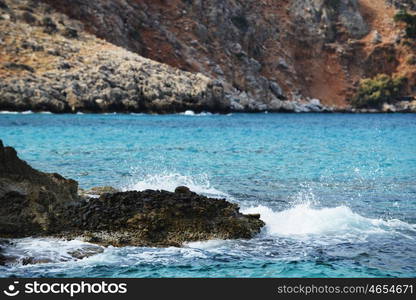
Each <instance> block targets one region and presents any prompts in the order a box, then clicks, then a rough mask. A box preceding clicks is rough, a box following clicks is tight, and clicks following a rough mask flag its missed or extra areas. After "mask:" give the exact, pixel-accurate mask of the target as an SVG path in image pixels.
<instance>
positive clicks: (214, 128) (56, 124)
mask: <svg viewBox="0 0 416 300" xmlns="http://www.w3.org/2000/svg"><path fill="white" fill-rule="evenodd" d="M415 133H416V116H415V115H411V114H392V115H387V114H386V115H384V114H377V115H372V114H369V115H364V114H362V115H343V114H307V115H298V114H231V115H211V114H201V115H198V114H196V115H195V114H190V113H188V114H186V115H166V116H152V115H140V114H139V115H137V114H130V115H120V114H110V115H88V114H84V115H46V114H30V113H29V112H27V113H25V114H7V113H4V114H0V138H1V139H2V140H3V142H4V144H6V145H10V146H13V147H15V148H16V149H17V151H18V153H19V155H20V157H21V158H23V159H25V160H27V161H28V162H29V163H30V164H31V165H32V166H34V167H36V168H38V169H41V170H43V171H50V172H58V173H60V174H62V175H64V176H67V177H71V178H74V179H76V180H78V181H79V182H80V185H81V186H82V187H85V188H88V187H92V186H97V185H113V186H116V187H119V188H121V189H125V190H129V189H136V190H143V189H148V188H152V189H166V190H173V189H174V188H175V187H176V186H178V185H187V186H189V187H190V188H191V190H193V191H195V192H198V193H204V194H206V195H209V196H213V197H225V198H227V199H228V200H230V201H233V202H236V203H239V204H240V206H241V207H242V209H243V210H244V211H246V212H251V213H252V212H259V213H261V215H262V219H263V220H264V221H265V222H266V227H265V228H264V229H263V231H262V233H261V234H260V235H259V236H257V237H256V238H254V239H252V240H248V241H246V240H240V241H208V242H198V243H191V244H187V245H185V247H184V248H166V249H155V248H137V247H125V248H112V247H109V248H106V249H105V250H104V252H103V253H101V254H97V255H95V256H92V257H89V258H85V259H83V260H75V259H73V258H72V257H71V256H70V255H68V252H70V251H73V250H74V249H78V248H82V247H84V246H85V244H84V243H82V242H79V241H72V242H64V241H59V240H53V239H22V240H15V241H14V244H13V245H12V246H10V247H9V248H8V249H7V251H9V253H13V254H15V255H16V256H18V257H25V256H37V257H43V258H48V259H50V260H52V262H51V263H44V264H37V265H26V266H23V265H22V264H21V263H15V264H14V265H10V266H7V267H0V276H24V277H32V276H49V277H50V276H56V277H72V276H77V277H86V276H91V277H327V276H328V277H363V276H371V277H376V276H398V277H404V276H411V277H415V276H416V225H415V224H416V185H415V175H416V139H415V138H414V137H415Z"/></svg>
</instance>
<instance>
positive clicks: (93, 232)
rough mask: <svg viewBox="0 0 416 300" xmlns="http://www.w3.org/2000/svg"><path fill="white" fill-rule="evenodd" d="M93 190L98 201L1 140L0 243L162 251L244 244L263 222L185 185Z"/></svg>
mask: <svg viewBox="0 0 416 300" xmlns="http://www.w3.org/2000/svg"><path fill="white" fill-rule="evenodd" d="M92 192H94V193H96V194H97V195H98V194H99V195H100V196H99V197H98V198H97V197H88V196H87V195H86V194H81V195H78V183H77V182H76V181H74V180H71V179H65V178H64V177H62V176H61V175H59V174H56V173H54V174H47V173H43V172H40V171H37V170H35V169H33V168H32V167H30V166H29V165H28V164H27V163H26V162H24V161H22V160H20V159H19V158H18V156H17V153H16V151H15V150H14V149H13V148H11V147H4V146H3V143H2V142H1V141H0V238H22V237H29V236H35V237H48V236H49V237H51V236H52V237H59V238H64V239H75V238H79V237H82V238H83V239H84V240H85V241H86V242H91V243H95V244H100V245H104V246H109V245H112V246H153V247H166V246H181V245H182V244H183V243H185V242H191V241H201V240H210V239H249V238H252V237H253V236H255V235H256V234H258V233H259V232H260V230H261V228H262V227H263V226H264V225H265V224H264V222H263V221H261V220H260V216H259V215H244V214H242V213H240V212H239V207H238V205H237V204H233V203H230V202H227V201H226V200H225V199H212V198H208V197H205V196H201V195H198V194H196V193H194V192H191V191H190V190H189V189H188V188H187V187H178V188H177V189H176V191H175V192H174V193H171V192H167V191H154V190H146V191H143V192H137V191H128V192H119V191H117V190H115V189H113V188H110V187H101V188H96V189H92ZM0 246H1V245H0ZM0 251H1V249H0ZM0 254H1V253H0ZM80 255H81V254H80ZM0 260H3V258H1V257H0Z"/></svg>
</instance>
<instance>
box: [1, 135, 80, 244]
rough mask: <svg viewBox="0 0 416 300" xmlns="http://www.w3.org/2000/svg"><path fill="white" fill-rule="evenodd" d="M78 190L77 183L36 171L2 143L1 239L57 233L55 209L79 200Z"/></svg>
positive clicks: (57, 175)
mask: <svg viewBox="0 0 416 300" xmlns="http://www.w3.org/2000/svg"><path fill="white" fill-rule="evenodd" d="M77 190H78V184H77V182H76V181H74V180H71V179H65V178H64V177H62V176H60V175H59V174H56V173H54V174H48V173H43V172H40V171H37V170H35V169H33V168H32V167H30V166H29V165H28V164H27V163H26V162H24V161H23V160H21V159H19V158H18V156H17V153H16V151H15V150H14V149H13V148H11V147H4V146H3V143H2V142H1V141H0V237H3V238H7V237H24V236H29V235H32V234H40V233H47V232H50V231H52V230H55V229H56V227H55V226H56V221H57V218H59V216H58V215H57V214H56V211H55V208H56V207H58V206H65V205H67V204H69V203H71V202H74V201H77V200H78V195H77Z"/></svg>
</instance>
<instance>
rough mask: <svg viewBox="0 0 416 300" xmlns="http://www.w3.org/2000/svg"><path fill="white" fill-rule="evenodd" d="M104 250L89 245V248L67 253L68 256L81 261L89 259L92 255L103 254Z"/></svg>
mask: <svg viewBox="0 0 416 300" xmlns="http://www.w3.org/2000/svg"><path fill="white" fill-rule="evenodd" d="M103 252H104V249H103V248H102V247H99V246H95V245H91V246H84V247H82V248H80V249H77V250H74V251H71V252H68V254H69V255H71V256H72V257H74V258H76V259H83V258H87V257H91V256H93V255H96V254H99V253H103Z"/></svg>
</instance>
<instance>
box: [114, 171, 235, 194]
mask: <svg viewBox="0 0 416 300" xmlns="http://www.w3.org/2000/svg"><path fill="white" fill-rule="evenodd" d="M178 186H186V187H188V188H189V189H190V190H191V191H193V192H195V193H198V194H204V195H208V196H211V197H226V198H229V195H228V194H226V193H224V192H221V191H220V190H217V189H216V188H214V187H213V186H211V183H210V181H209V179H208V176H207V175H205V174H202V175H198V176H193V177H191V176H185V175H181V174H178V173H161V174H155V175H146V176H144V177H143V178H142V179H140V180H138V181H135V182H133V183H132V184H129V185H127V186H125V187H123V188H122V190H123V191H132V190H133V191H144V190H165V191H169V192H173V191H175V189H176V188H177V187H178Z"/></svg>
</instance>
